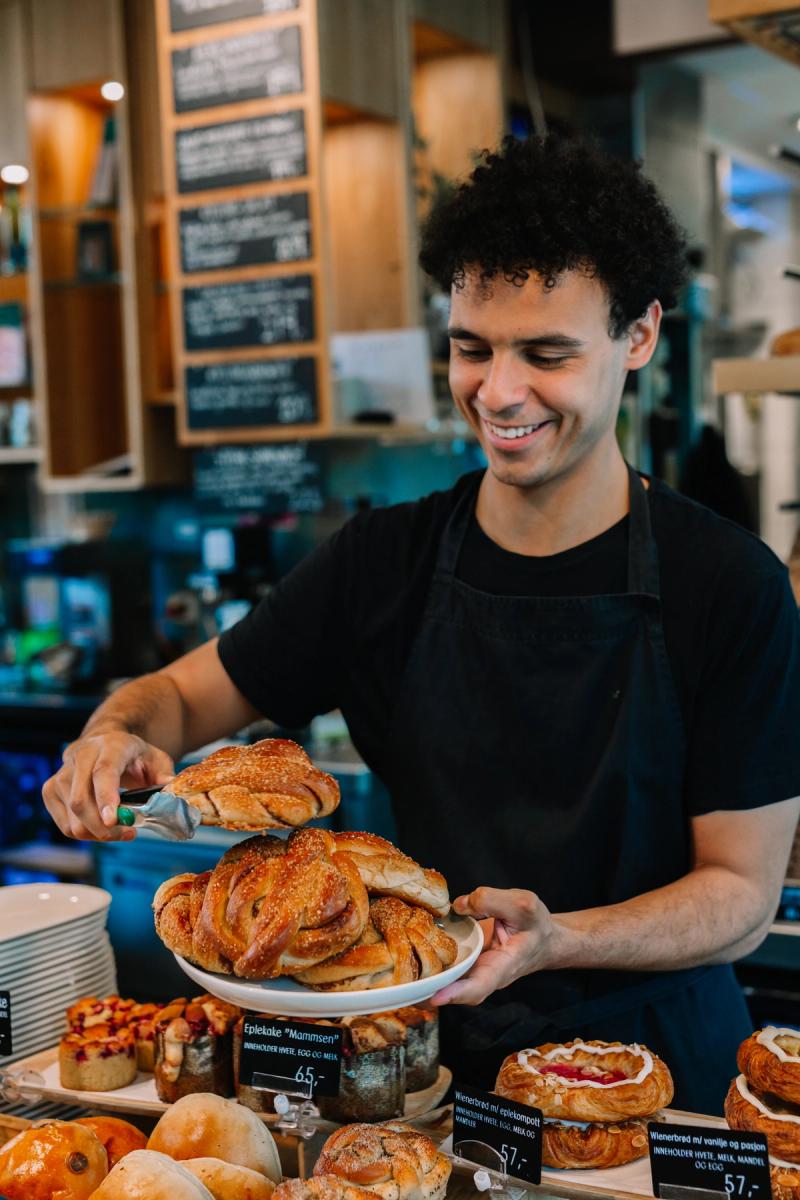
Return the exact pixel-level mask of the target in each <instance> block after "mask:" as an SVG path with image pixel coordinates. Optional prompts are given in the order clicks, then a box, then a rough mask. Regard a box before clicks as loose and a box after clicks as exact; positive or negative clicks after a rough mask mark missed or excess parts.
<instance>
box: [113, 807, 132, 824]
mask: <svg viewBox="0 0 800 1200" xmlns="http://www.w3.org/2000/svg"><path fill="white" fill-rule="evenodd" d="M135 823H136V813H135V812H134V811H133V809H132V808H118V809H117V824H118V825H134V824H135Z"/></svg>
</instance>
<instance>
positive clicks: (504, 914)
mask: <svg viewBox="0 0 800 1200" xmlns="http://www.w3.org/2000/svg"><path fill="white" fill-rule="evenodd" d="M539 904H540V901H539V898H538V896H536V895H535V893H534V892H528V891H525V890H523V889H522V888H490V887H479V888H476V889H475V891H474V892H470V893H469V895H467V896H458V897H457V898H456V899H455V900H454V901H453V908H454V909H455V910H456V912H457V913H459V914H461V915H462V916H469V917H474V918H475V920H476V921H482V920H485V919H486V918H487V917H495V918H497V919H498V920H500V921H506V922H507V923H508V924H509V925H512V926H513V927H514V928H516V929H532V928H533V926H534V925H535V923H536V916H537V912H538V909H539Z"/></svg>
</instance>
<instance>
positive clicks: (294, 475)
mask: <svg viewBox="0 0 800 1200" xmlns="http://www.w3.org/2000/svg"><path fill="white" fill-rule="evenodd" d="M323 464H324V460H323V449H322V447H321V446H319V445H317V444H315V443H308V442H286V443H282V444H279V445H266V446H215V447H214V448H213V449H211V450H198V451H196V453H195V455H194V495H195V499H196V500H197V501H198V502H199V503H200V504H202V505H203V506H204V507H207V508H214V509H216V510H219V509H249V510H253V509H254V510H256V511H258V512H261V513H266V514H271V515H274V516H279V515H281V514H283V513H303V512H319V511H320V510H321V509H322V507H323V505H324V503H325V497H324V494H323Z"/></svg>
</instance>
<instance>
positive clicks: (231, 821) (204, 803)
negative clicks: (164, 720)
mask: <svg viewBox="0 0 800 1200" xmlns="http://www.w3.org/2000/svg"><path fill="white" fill-rule="evenodd" d="M169 790H170V791H171V792H173V793H174V794H175V795H176V796H183V797H184V799H186V800H188V802H189V803H190V804H192V805H194V807H195V808H199V810H200V812H201V813H202V824H203V825H221V826H222V827H223V828H224V829H245V830H248V829H253V830H255V829H285V828H287V827H296V826H299V825H305V824H306V822H308V821H311V820H313V819H314V818H315V817H325V816H327V815H328V813H332V812H333V810H334V809H335V808H337V807H338V804H339V785H338V784H337V782H336V780H335V779H334V778H333V776H331V775H326V774H325V772H324V771H320V770H319V768H318V767H315V766H314V764H313V763H312V761H311V759H310V758H309V757H308V755H307V754H306V752H305V750H303V748H302V746H298V745H297V743H296V742H291V741H289V740H288V738H264V739H263V741H260V742H255V743H254V744H253V745H252V746H224V747H223V748H222V749H221V750H215V751H214V753H213V754H209V756H208V758H206V759H204V760H203V761H202V762H200V763H195V764H194V765H193V766H191V767H187V768H186V770H185V771H181V772H180V774H178V775H176V776H175V778H174V779H173V780H172V782H171V783H170V784H169Z"/></svg>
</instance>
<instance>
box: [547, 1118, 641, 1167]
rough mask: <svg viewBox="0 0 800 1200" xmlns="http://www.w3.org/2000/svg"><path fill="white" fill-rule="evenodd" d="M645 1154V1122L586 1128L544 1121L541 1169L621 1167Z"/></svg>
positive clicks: (594, 1124) (595, 1125)
mask: <svg viewBox="0 0 800 1200" xmlns="http://www.w3.org/2000/svg"><path fill="white" fill-rule="evenodd" d="M646 1154H647V1122H646V1121H644V1120H641V1119H635V1120H633V1121H622V1122H619V1123H618V1124H613V1123H612V1124H608V1123H606V1124H598V1123H597V1122H595V1123H592V1124H590V1125H587V1126H586V1127H585V1128H580V1127H579V1126H575V1125H561V1124H559V1123H558V1122H552V1123H551V1122H550V1121H545V1123H544V1126H543V1129H542V1166H543V1167H562V1168H567V1169H571V1170H575V1169H576V1168H590V1169H595V1168H605V1167H621V1166H622V1165H623V1164H624V1163H629V1162H633V1161H634V1159H637V1158H644V1156H645V1155H646Z"/></svg>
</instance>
